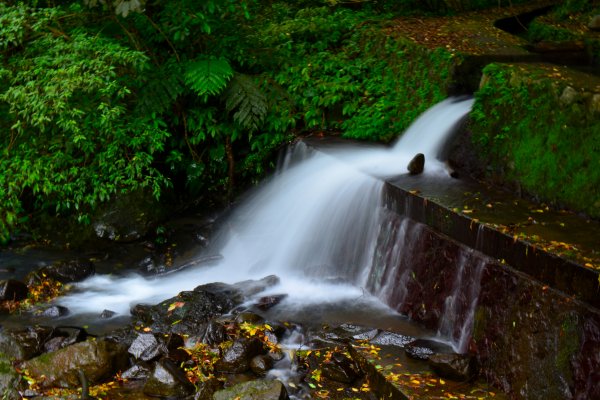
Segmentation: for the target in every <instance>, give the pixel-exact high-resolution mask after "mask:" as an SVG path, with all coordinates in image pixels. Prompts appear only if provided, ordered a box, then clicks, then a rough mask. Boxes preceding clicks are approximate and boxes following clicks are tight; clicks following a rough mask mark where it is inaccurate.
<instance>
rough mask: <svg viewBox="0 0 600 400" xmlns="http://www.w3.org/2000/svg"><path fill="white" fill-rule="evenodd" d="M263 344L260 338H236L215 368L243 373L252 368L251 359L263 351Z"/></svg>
mask: <svg viewBox="0 0 600 400" xmlns="http://www.w3.org/2000/svg"><path fill="white" fill-rule="evenodd" d="M263 351H264V349H263V345H262V343H261V342H260V340H258V339H246V338H240V339H236V340H235V341H234V342H233V344H232V345H231V346H230V347H229V348H227V349H226V350H225V352H224V353H223V356H222V357H221V359H219V360H218V361H217V362H216V363H215V369H216V370H217V371H220V372H226V373H233V374H236V373H241V372H246V371H248V370H249V369H250V361H251V360H252V358H254V357H255V356H257V355H259V354H261V353H263Z"/></svg>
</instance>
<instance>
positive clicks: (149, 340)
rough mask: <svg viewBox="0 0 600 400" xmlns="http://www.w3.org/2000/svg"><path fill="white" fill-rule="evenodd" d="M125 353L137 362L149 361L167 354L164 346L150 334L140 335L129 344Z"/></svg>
mask: <svg viewBox="0 0 600 400" xmlns="http://www.w3.org/2000/svg"><path fill="white" fill-rule="evenodd" d="M127 352H128V353H129V354H131V355H132V356H134V357H135V358H136V359H138V360H142V361H150V360H153V359H156V358H158V357H160V356H161V355H164V354H166V353H167V349H166V347H165V346H164V345H162V344H161V343H159V342H158V340H156V337H155V336H154V334H152V333H142V334H140V335H138V337H137V338H136V339H135V340H134V341H133V343H131V346H129V349H127Z"/></svg>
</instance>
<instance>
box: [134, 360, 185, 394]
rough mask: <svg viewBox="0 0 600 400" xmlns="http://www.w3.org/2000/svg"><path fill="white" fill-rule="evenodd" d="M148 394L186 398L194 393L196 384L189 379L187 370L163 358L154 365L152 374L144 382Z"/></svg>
mask: <svg viewBox="0 0 600 400" xmlns="http://www.w3.org/2000/svg"><path fill="white" fill-rule="evenodd" d="M143 391H144V393H145V394H147V395H148V396H153V397H168V398H176V399H179V398H184V397H187V396H190V395H191V394H193V393H194V385H192V384H191V383H190V381H188V380H187V377H186V375H185V372H184V371H183V370H182V369H181V368H179V367H178V366H177V365H175V363H173V362H172V361H171V360H169V359H166V358H163V359H162V360H160V361H159V362H157V363H156V364H155V365H154V370H153V371H152V375H150V377H149V378H148V380H147V381H146V383H145V384H144V388H143Z"/></svg>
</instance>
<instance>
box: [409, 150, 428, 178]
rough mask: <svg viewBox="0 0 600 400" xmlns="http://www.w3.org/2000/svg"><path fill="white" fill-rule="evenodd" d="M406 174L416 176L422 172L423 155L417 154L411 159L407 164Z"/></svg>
mask: <svg viewBox="0 0 600 400" xmlns="http://www.w3.org/2000/svg"><path fill="white" fill-rule="evenodd" d="M406 168H407V169H408V173H409V174H411V175H418V174H420V173H422V172H423V169H424V168H425V155H424V154H423V153H418V154H417V155H416V156H414V157H413V159H412V160H410V162H409V163H408V165H407V167H406Z"/></svg>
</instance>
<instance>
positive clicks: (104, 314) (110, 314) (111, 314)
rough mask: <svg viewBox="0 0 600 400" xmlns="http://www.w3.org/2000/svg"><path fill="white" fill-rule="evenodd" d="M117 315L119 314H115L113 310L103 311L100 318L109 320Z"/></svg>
mask: <svg viewBox="0 0 600 400" xmlns="http://www.w3.org/2000/svg"><path fill="white" fill-rule="evenodd" d="M115 315H117V313H116V312H114V311H111V310H103V311H102V312H101V313H100V318H102V319H109V318H112V317H114V316H115Z"/></svg>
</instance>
